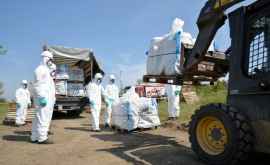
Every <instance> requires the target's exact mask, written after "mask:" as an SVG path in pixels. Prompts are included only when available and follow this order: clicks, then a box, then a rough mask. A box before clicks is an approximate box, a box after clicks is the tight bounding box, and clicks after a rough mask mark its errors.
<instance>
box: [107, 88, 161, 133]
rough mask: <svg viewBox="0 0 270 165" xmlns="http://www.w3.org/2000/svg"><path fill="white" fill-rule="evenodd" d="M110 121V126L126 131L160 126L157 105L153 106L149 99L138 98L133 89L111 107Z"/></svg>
mask: <svg viewBox="0 0 270 165" xmlns="http://www.w3.org/2000/svg"><path fill="white" fill-rule="evenodd" d="M111 121H112V126H115V127H117V128H120V129H123V130H127V131H132V130H134V129H136V128H151V127H155V126H158V125H160V121H159V118H158V113H157V104H153V103H152V101H151V99H150V98H140V97H139V95H138V94H137V93H136V92H135V88H134V87H132V88H131V89H129V90H128V91H127V93H125V94H124V95H123V96H122V97H121V98H120V99H119V102H118V103H116V104H114V105H113V109H112V120H111Z"/></svg>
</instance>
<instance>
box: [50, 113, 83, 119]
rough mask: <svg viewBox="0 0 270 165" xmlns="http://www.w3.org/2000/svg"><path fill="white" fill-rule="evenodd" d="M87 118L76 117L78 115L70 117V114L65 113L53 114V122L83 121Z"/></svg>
mask: <svg viewBox="0 0 270 165" xmlns="http://www.w3.org/2000/svg"><path fill="white" fill-rule="evenodd" d="M82 118H85V117H84V116H76V115H69V114H68V113H65V112H57V111H54V112H53V118H52V120H66V119H74V120H76V119H82Z"/></svg>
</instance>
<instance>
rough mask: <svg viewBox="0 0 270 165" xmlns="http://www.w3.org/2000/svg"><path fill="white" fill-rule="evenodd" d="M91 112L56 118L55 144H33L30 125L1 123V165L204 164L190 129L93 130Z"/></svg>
mask: <svg viewBox="0 0 270 165" xmlns="http://www.w3.org/2000/svg"><path fill="white" fill-rule="evenodd" d="M88 115H89V114H83V116H82V117H81V118H77V119H59V118H58V119H57V120H54V121H53V131H54V135H53V136H51V137H52V138H53V140H54V142H55V144H53V145H38V144H31V143H29V133H30V126H25V127H21V128H16V127H7V126H0V165H76V164H78V165H114V164H116V165H126V164H136V165H150V164H153V165H201V163H200V162H199V161H198V160H197V158H196V156H195V155H194V154H193V153H192V151H191V150H190V149H189V143H188V140H187V139H188V138H187V137H188V135H187V133H186V132H181V131H179V130H176V129H172V128H160V129H158V130H150V131H146V132H139V133H133V134H129V135H123V134H118V133H114V132H112V131H110V130H104V131H103V132H101V133H93V132H90V131H89V128H90V125H89V119H88Z"/></svg>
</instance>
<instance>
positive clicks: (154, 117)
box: [138, 98, 160, 128]
mask: <svg viewBox="0 0 270 165" xmlns="http://www.w3.org/2000/svg"><path fill="white" fill-rule="evenodd" d="M140 102H141V106H140V109H141V110H140V114H139V116H140V117H139V122H138V128H153V127H156V126H159V125H160V120H159V116H158V104H157V101H156V99H155V98H140Z"/></svg>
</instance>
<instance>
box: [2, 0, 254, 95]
mask: <svg viewBox="0 0 270 165" xmlns="http://www.w3.org/2000/svg"><path fill="white" fill-rule="evenodd" d="M249 2H251V0H248V1H247V3H249ZM204 3H205V0H167V1H164V0H88V1H87V0H76V1H68V0H65V1H64V0H57V1H55V0H46V1H41V0H24V1H22V0H8V1H3V2H1V6H0V45H4V46H5V47H7V48H8V53H7V54H6V55H2V56H0V81H1V82H3V83H4V90H5V93H4V97H5V98H8V99H13V98H14V93H15V90H16V88H18V87H19V84H20V82H21V80H23V79H27V80H29V81H31V80H33V72H34V70H35V68H36V67H37V66H38V65H39V63H40V61H41V57H40V53H41V49H42V45H43V44H45V43H46V44H48V45H63V46H67V47H78V48H91V49H93V51H94V53H95V56H96V57H97V59H98V60H99V62H100V63H101V66H102V68H103V70H104V71H105V72H106V73H107V75H108V74H111V73H113V74H116V76H117V77H118V78H119V74H120V72H122V82H123V85H133V84H134V83H135V82H136V80H137V79H141V78H142V76H143V74H144V73H145V67H146V55H145V52H146V51H147V50H148V48H149V45H150V40H151V39H152V38H153V37H155V36H162V35H164V34H166V33H168V32H169V30H170V26H171V23H172V21H173V20H174V18H176V17H178V18H181V19H183V20H184V21H185V25H184V31H186V32H189V33H191V34H192V36H193V37H196V35H197V33H198V30H197V27H196V26H195V25H196V19H197V16H198V14H199V11H200V9H201V8H202V6H203V5H204ZM215 43H216V45H217V48H219V49H221V50H225V49H226V48H227V47H229V45H230V39H229V30H228V25H225V27H224V28H222V29H221V30H220V31H219V32H218V34H217V36H216V38H215ZM105 81H106V78H105Z"/></svg>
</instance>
